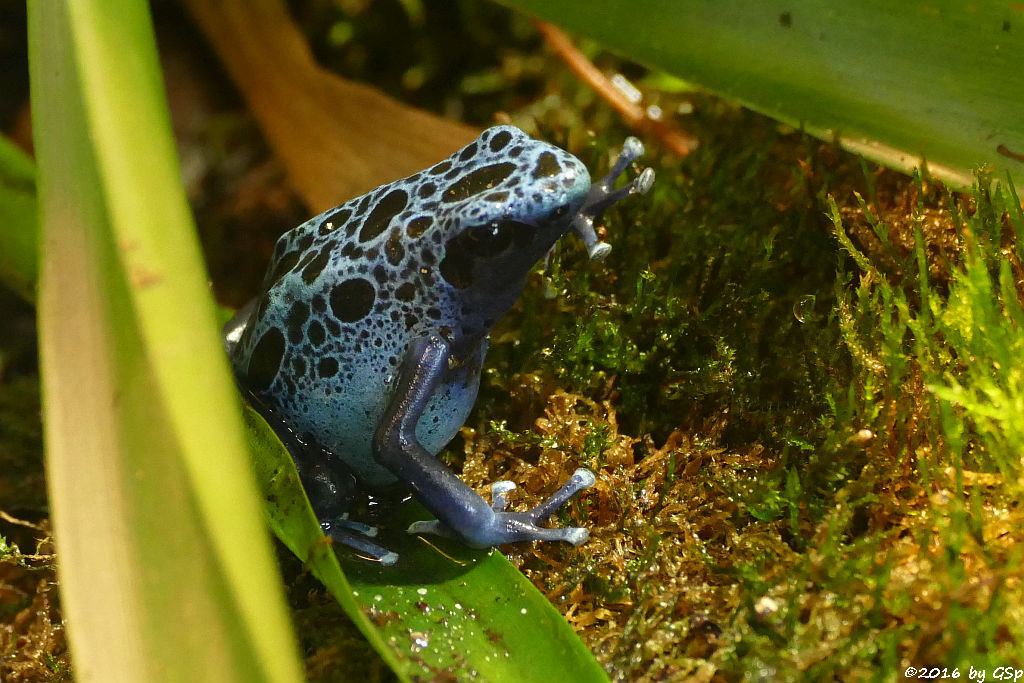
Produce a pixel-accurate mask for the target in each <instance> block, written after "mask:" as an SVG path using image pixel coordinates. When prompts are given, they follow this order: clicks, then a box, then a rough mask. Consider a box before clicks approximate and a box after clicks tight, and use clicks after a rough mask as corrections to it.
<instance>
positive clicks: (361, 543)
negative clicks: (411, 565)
mask: <svg viewBox="0 0 1024 683" xmlns="http://www.w3.org/2000/svg"><path fill="white" fill-rule="evenodd" d="M320 528H321V529H323V530H324V533H325V534H326V535H328V536H330V537H331V539H332V540H334V541H335V542H336V543H340V544H342V545H343V546H345V547H347V548H351V549H352V550H354V551H355V552H356V553H358V554H359V555H362V556H364V557H367V558H369V559H371V560H375V561H377V562H380V563H381V564H382V565H384V566H385V567H389V566H391V565H393V564H394V563H395V562H397V561H398V553H395V552H392V551H390V550H388V549H386V548H382V547H381V546H379V545H377V544H376V543H374V542H373V541H371V540H369V539H370V538H373V537H375V536H376V535H377V527H373V526H370V525H368V524H363V523H361V522H353V521H351V520H349V519H346V518H344V517H339V518H338V519H333V520H328V521H324V522H320Z"/></svg>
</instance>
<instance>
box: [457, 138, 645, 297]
mask: <svg viewBox="0 0 1024 683" xmlns="http://www.w3.org/2000/svg"><path fill="white" fill-rule="evenodd" d="M642 153H643V146H642V145H641V144H640V142H639V141H638V140H637V139H636V138H629V139H628V140H627V141H626V145H625V147H624V149H623V151H622V154H620V156H619V159H618V160H617V161H616V163H615V166H614V168H613V169H612V170H611V172H610V173H609V174H608V175H607V176H605V177H604V178H602V179H601V180H600V181H599V182H597V183H593V184H592V183H591V180H590V173H589V172H588V171H587V168H586V167H585V166H584V165H583V163H582V162H581V161H580V160H579V159H577V158H576V157H574V156H573V155H571V154H569V153H568V152H565V151H563V150H561V149H559V148H558V147H555V146H553V145H550V144H548V143H546V142H540V141H537V140H534V139H532V138H530V137H529V136H527V135H526V134H525V133H523V132H522V131H521V130H519V129H518V128H515V127H512V126H497V127H494V128H490V129H488V130H486V131H484V132H483V133H482V134H481V135H480V137H479V138H477V139H476V140H475V141H474V142H473V143H471V144H470V145H468V146H467V147H465V148H464V149H463V150H461V151H459V152H458V153H456V154H455V155H453V156H452V157H451V159H449V161H450V162H452V164H451V167H452V168H458V169H460V171H461V172H460V173H458V175H457V176H455V177H453V178H452V179H451V184H450V185H448V186H447V187H446V188H444V190H443V191H442V193H441V202H440V204H441V207H439V211H438V216H439V218H440V222H441V224H442V225H443V226H444V231H443V232H444V235H445V242H444V256H443V258H442V261H441V264H440V273H441V276H442V277H443V278H444V279H445V280H446V281H447V282H448V283H449V284H450V285H451V286H453V287H454V288H456V289H470V288H472V289H473V290H475V293H477V294H479V295H481V296H492V295H495V293H496V292H499V291H503V290H511V291H510V292H509V294H510V295H511V296H512V298H514V297H515V296H516V295H518V291H519V285H521V283H522V282H523V280H524V279H525V278H526V275H527V273H529V271H530V269H531V268H532V267H533V265H534V264H535V263H536V262H537V261H538V260H539V259H541V258H543V257H544V256H545V255H546V254H547V253H548V252H549V251H550V250H551V249H552V248H553V247H554V245H555V243H556V242H557V241H558V239H559V238H561V237H562V235H564V234H566V233H567V232H570V231H571V232H575V233H576V234H577V235H578V236H579V237H581V238H582V239H583V241H584V244H585V245H586V247H587V250H588V253H589V254H590V257H591V259H593V260H599V259H601V258H604V256H606V255H607V254H608V252H609V251H611V247H610V246H609V245H608V244H606V243H604V242H600V241H599V240H598V239H597V235H596V234H595V232H594V226H593V224H594V220H595V219H596V218H597V217H598V216H599V215H600V214H601V212H602V211H604V209H606V208H607V207H608V206H610V205H611V204H613V203H615V202H616V201H618V200H619V199H622V198H624V197H626V196H628V195H630V194H635V193H638V192H646V191H647V189H649V187H650V185H651V182H653V179H654V174H653V171H651V170H650V169H647V170H646V171H644V172H643V173H642V174H640V176H638V177H637V178H636V179H634V180H633V181H632V182H631V183H629V184H628V185H626V186H625V187H623V188H621V189H619V190H612V189H611V187H612V184H613V183H614V182H615V179H616V178H617V177H618V176H619V175H620V174H621V173H622V172H623V171H624V170H625V168H626V167H627V166H628V165H629V164H630V163H631V162H632V161H633V160H634V159H636V158H637V157H638V156H640V154H642ZM456 162H457V163H456ZM446 163H447V162H446ZM449 175H451V173H448V174H446V175H445V177H446V178H448V177H449ZM446 205H447V206H446ZM499 298H504V297H499Z"/></svg>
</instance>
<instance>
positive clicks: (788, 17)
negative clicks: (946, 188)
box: [503, 0, 1024, 188]
mask: <svg viewBox="0 0 1024 683" xmlns="http://www.w3.org/2000/svg"><path fill="white" fill-rule="evenodd" d="M503 1H504V2H506V3H507V4H509V5H512V6H514V7H518V8H520V9H522V10H525V11H528V12H531V13H534V14H536V15H537V16H540V17H542V18H544V19H547V20H549V21H553V22H555V23H557V24H559V25H561V26H564V27H566V28H568V29H571V30H573V31H577V32H579V33H580V34H583V35H586V36H589V37H591V38H594V39H596V40H598V41H600V42H602V43H604V44H605V45H607V46H609V47H612V48H614V49H617V50H619V51H620V52H622V53H623V54H626V55H629V56H630V57H631V58H634V59H637V60H639V61H641V62H645V63H647V64H651V65H653V66H657V67H659V68H661V69H664V70H666V71H669V72H671V73H674V74H677V75H679V76H682V77H683V78H685V79H687V80H689V81H692V82H694V83H697V84H699V85H701V86H704V87H706V88H708V89H709V90H711V91H713V92H717V93H719V94H722V95H725V96H727V97H730V98H733V99H735V100H738V101H739V102H741V103H742V104H744V105H746V106H748V107H750V108H752V109H755V110H757V111H760V112H763V113H765V114H768V115H770V116H773V117H775V118H777V119H779V120H781V121H785V122H787V123H790V124H792V125H795V126H803V127H804V128H805V129H806V130H807V131H809V132H811V133H812V134H814V135H816V136H819V137H821V138H823V139H826V140H832V139H833V138H836V137H839V138H840V140H841V142H842V143H843V145H844V146H846V147H847V148H848V149H851V150H852V151H855V152H859V153H862V154H863V155H864V156H866V157H868V158H871V159H874V160H876V161H879V162H881V163H883V164H885V165H888V166H891V167H894V168H898V169H902V170H909V169H911V168H913V167H915V166H917V165H918V164H919V162H920V159H921V158H922V157H924V158H925V159H926V160H927V162H928V166H929V168H930V169H931V171H932V173H933V174H934V175H936V176H937V177H939V178H941V179H942V180H944V181H946V182H947V183H949V184H951V185H953V186H956V187H961V188H964V187H968V186H970V184H971V182H972V181H973V178H974V176H973V169H975V168H978V167H979V166H982V165H985V164H989V165H991V166H993V167H994V168H995V169H996V171H997V177H1001V176H1002V175H1003V171H1008V172H1009V173H1010V174H1011V175H1012V177H1013V180H1014V182H1015V183H1016V184H1017V185H1018V186H1021V185H1024V119H1022V117H1021V111H1024V69H1022V68H1021V57H1020V56H1021V54H1024V11H1022V10H1021V7H1020V6H1019V5H1014V4H1012V3H1004V2H993V1H992V0H987V1H983V2H975V3H964V2H960V1H959V0H933V1H928V2H925V1H924V0H909V1H907V2H896V3H893V2H886V1H885V0H865V1H863V2H845V3H822V2H817V1H815V0H795V1H794V2H789V1H787V2H763V1H762V0H737V1H735V2H727V3H722V2H719V3H709V2H700V1H698V0H636V1H635V2H620V1H619V0H592V1H591V2H587V3H580V2H544V1H543V0H503Z"/></svg>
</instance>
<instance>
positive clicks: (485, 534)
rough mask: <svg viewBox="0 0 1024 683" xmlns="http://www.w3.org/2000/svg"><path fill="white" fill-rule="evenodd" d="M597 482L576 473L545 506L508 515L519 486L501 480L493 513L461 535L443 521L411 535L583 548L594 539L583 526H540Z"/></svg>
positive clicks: (420, 525) (494, 488)
mask: <svg viewBox="0 0 1024 683" xmlns="http://www.w3.org/2000/svg"><path fill="white" fill-rule="evenodd" d="M595 481H597V479H596V477H595V476H594V473H593V472H591V471H590V470H588V469H584V468H582V467H581V468H580V469H578V470H576V471H575V472H574V473H573V475H572V476H571V477H569V480H568V481H567V482H565V483H564V484H563V485H562V486H561V488H559V489H558V490H557V491H555V493H554V494H553V495H552V496H551V497H550V498H548V499H547V500H545V501H544V502H543V503H541V504H540V505H538V506H537V507H535V508H533V509H532V510H528V511H527V512H506V511H505V505H506V503H507V499H506V497H505V495H506V494H507V493H508V492H509V491H511V490H512V489H514V488H515V487H516V485H515V484H513V483H512V482H510V481H498V482H495V483H494V484H492V485H491V506H490V510H489V512H490V513H491V514H489V515H488V514H486V513H485V514H481V515H479V516H478V517H474V518H473V519H472V520H471V521H469V522H468V523H466V524H464V525H463V528H462V529H460V532H458V533H457V532H455V531H453V530H452V529H451V528H450V527H448V526H447V525H445V524H443V523H442V522H439V521H430V522H414V523H413V524H412V525H410V526H409V533H410V534H434V535H439V536H447V537H449V538H458V539H461V540H463V541H465V542H467V543H469V544H470V545H474V546H477V547H483V548H485V547H489V546H495V545H502V544H504V543H515V542H519V541H564V542H566V543H571V544H573V545H580V544H581V543H583V542H585V541H586V540H587V538H589V536H590V532H589V531H587V529H585V528H582V527H565V528H561V529H550V528H546V527H541V526H538V523H540V522H543V521H544V520H545V519H547V518H548V517H550V516H551V515H552V513H554V512H555V510H557V509H558V508H560V507H562V506H563V505H564V504H565V503H566V502H567V501H568V500H569V499H570V498H572V497H573V496H574V495H576V494H577V493H579V492H580V491H583V490H584V489H587V488H590V487H591V486H593V485H594V482H595Z"/></svg>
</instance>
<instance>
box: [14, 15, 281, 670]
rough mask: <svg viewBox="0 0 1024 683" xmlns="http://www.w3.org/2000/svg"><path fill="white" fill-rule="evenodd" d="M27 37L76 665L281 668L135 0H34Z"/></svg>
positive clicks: (46, 368)
mask: <svg viewBox="0 0 1024 683" xmlns="http://www.w3.org/2000/svg"><path fill="white" fill-rule="evenodd" d="M29 34H30V35H29V42H30V66H31V78H32V110H33V116H34V134H35V142H36V151H37V158H38V163H39V202H40V225H41V226H42V235H41V239H42V246H43V248H42V253H43V255H44V258H43V262H42V264H41V271H42V273H41V281H40V296H39V325H40V340H41V341H40V353H41V359H42V370H43V388H44V401H45V403H44V405H45V411H46V442H47V467H48V475H49V477H48V480H49V486H50V500H51V505H52V515H53V519H54V524H55V529H56V536H57V543H58V547H59V551H60V556H61V589H62V596H63V607H64V611H65V614H66V616H67V619H68V622H69V624H70V642H71V646H72V651H73V656H74V660H75V665H76V672H77V677H78V678H79V679H81V680H104V681H122V680H123V681H143V680H161V681H163V680H182V681H185V680H188V681H194V680H217V681H232V680H235V681H256V680H276V681H295V680H299V679H300V678H301V675H300V670H299V666H298V661H297V658H296V657H295V646H294V642H293V639H292V636H291V633H290V631H289V630H288V620H287V617H286V613H285V609H284V603H283V600H282V598H281V595H280V589H279V583H280V581H279V579H278V578H277V576H276V571H275V564H274V561H273V557H272V555H271V553H270V547H269V544H268V543H267V539H266V535H265V532H264V530H263V525H262V516H261V514H260V508H259V503H258V500H257V498H256V495H255V489H254V488H253V484H252V478H251V476H252V475H251V471H250V468H249V465H248V461H247V451H246V447H245V442H244V436H243V433H242V425H241V420H240V419H239V418H240V416H239V414H238V410H237V407H236V406H237V403H238V400H237V396H236V394H235V393H234V388H233V385H232V383H231V381H230V376H229V374H228V372H227V368H226V363H225V362H224V358H223V352H222V350H221V349H220V343H219V340H218V338H217V335H216V332H215V331H216V329H217V325H216V321H215V315H214V310H213V306H212V301H211V299H210V295H209V293H208V291H207V290H206V285H205V276H204V272H203V266H202V261H201V258H200V255H199V250H198V246H197V244H196V240H195V237H194V231H193V229H192V226H191V220H190V216H189V212H188V207H187V204H186V202H185V199H184V194H183V191H182V189H181V183H180V180H179V175H178V167H177V162H176V159H175V155H174V149H173V144H172V142H171V136H170V125H169V121H168V117H167V112H166V108H165V104H164V102H163V92H162V87H161V78H160V74H159V70H158V66H157V58H156V50H155V46H154V43H153V37H152V28H151V25H150V19H149V14H148V9H147V7H146V5H145V4H143V3H138V2H132V1H130V0H120V1H113V2H110V1H106V0H103V1H99V0H74V2H66V3H65V2H33V3H30V6H29Z"/></svg>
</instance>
